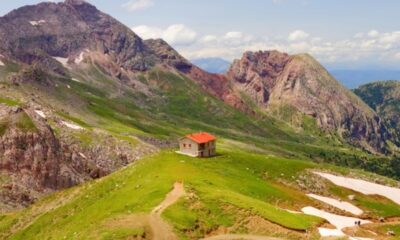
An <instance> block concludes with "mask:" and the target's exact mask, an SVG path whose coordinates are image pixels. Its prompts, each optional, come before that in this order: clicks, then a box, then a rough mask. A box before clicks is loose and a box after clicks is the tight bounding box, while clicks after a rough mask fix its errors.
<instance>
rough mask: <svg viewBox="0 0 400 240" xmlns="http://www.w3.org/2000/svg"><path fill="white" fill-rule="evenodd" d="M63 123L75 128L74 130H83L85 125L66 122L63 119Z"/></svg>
mask: <svg viewBox="0 0 400 240" xmlns="http://www.w3.org/2000/svg"><path fill="white" fill-rule="evenodd" d="M62 124H64V125H65V126H66V127H68V128H71V129H74V130H82V129H83V127H81V126H78V125H76V124H73V123H69V122H66V121H62Z"/></svg>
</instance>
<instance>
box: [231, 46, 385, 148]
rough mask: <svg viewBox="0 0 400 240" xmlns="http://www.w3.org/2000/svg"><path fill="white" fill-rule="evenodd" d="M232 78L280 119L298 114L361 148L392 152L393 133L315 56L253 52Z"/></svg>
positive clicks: (236, 64)
mask: <svg viewBox="0 0 400 240" xmlns="http://www.w3.org/2000/svg"><path fill="white" fill-rule="evenodd" d="M227 76H228V77H229V78H230V79H231V80H232V84H233V86H234V88H235V89H237V90H238V91H239V92H242V93H245V94H246V95H247V96H248V97H249V98H250V99H252V100H253V102H255V103H256V105H257V106H258V107H260V108H261V109H265V110H268V111H269V112H270V113H272V114H274V115H275V116H277V117H280V115H282V112H285V111H289V112H290V111H292V110H294V112H299V113H301V114H305V115H308V116H311V117H313V118H315V119H316V122H317V124H318V126H319V127H320V128H322V129H324V130H326V131H330V132H337V133H339V134H340V135H341V136H342V137H343V138H344V139H346V140H348V141H349V142H350V143H352V144H354V145H356V146H360V147H363V148H365V149H367V150H369V151H371V152H377V151H378V152H385V151H386V147H387V145H386V140H387V139H388V138H389V133H388V131H387V129H386V127H385V125H384V124H383V122H382V121H381V119H380V118H379V117H378V115H377V114H376V113H375V112H374V111H373V110H372V109H371V108H369V107H368V106H367V105H366V104H365V103H364V102H362V101H361V100H360V99H359V98H358V97H357V96H355V95H354V94H353V93H352V92H351V91H350V90H348V89H346V88H345V87H343V86H342V85H341V84H340V83H339V82H337V81H336V80H335V79H334V78H333V77H332V76H331V75H330V74H329V73H328V72H327V71H326V70H325V69H324V68H323V67H322V66H321V65H320V64H319V63H318V62H317V61H316V60H315V59H313V58H312V57H311V56H310V55H307V54H301V55H294V56H289V55H288V54H285V53H279V52H277V51H265V52H254V53H253V52H247V53H245V54H244V55H243V57H242V59H240V60H236V61H235V62H234V63H233V64H232V66H231V68H230V70H229V71H228V73H227ZM284 114H287V112H285V113H284Z"/></svg>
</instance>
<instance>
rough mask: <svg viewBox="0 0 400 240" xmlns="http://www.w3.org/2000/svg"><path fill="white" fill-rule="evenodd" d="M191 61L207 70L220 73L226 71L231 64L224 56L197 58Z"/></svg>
mask: <svg viewBox="0 0 400 240" xmlns="http://www.w3.org/2000/svg"><path fill="white" fill-rule="evenodd" d="M191 62H192V63H193V64H194V65H196V66H199V67H200V68H202V69H204V70H206V71H207V72H210V73H219V74H222V73H225V72H226V71H227V70H228V69H229V66H230V64H231V63H230V62H228V61H226V60H224V59H222V58H197V59H193V60H192V61H191Z"/></svg>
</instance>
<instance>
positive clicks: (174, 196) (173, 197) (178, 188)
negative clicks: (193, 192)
mask: <svg viewBox="0 0 400 240" xmlns="http://www.w3.org/2000/svg"><path fill="white" fill-rule="evenodd" d="M183 195H185V188H184V187H183V183H179V182H176V183H175V184H174V189H173V190H172V191H171V192H169V193H168V194H167V196H166V197H165V199H164V201H163V202H162V203H160V204H159V205H158V206H157V207H155V208H154V209H153V211H151V214H157V215H161V214H162V212H164V210H165V209H167V208H168V207H169V206H171V205H172V204H174V203H175V202H176V201H178V200H179V198H181V197H182V196H183Z"/></svg>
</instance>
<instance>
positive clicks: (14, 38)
mask: <svg viewBox="0 0 400 240" xmlns="http://www.w3.org/2000/svg"><path fill="white" fill-rule="evenodd" d="M0 42H1V43H2V44H1V46H0V53H2V54H3V55H4V56H6V57H8V58H10V59H15V60H18V61H21V62H24V63H27V64H32V63H35V62H38V63H41V64H45V67H46V68H48V69H54V70H57V71H58V72H61V71H62V70H60V68H62V67H61V66H60V64H58V63H57V61H56V60H54V59H53V57H60V58H66V59H67V60H68V61H69V62H74V60H75V59H77V58H79V55H80V54H81V53H82V52H83V51H85V50H90V51H99V52H102V53H104V54H108V55H109V56H111V58H112V59H113V61H114V62H115V63H117V64H118V65H119V66H120V67H122V68H124V69H128V70H132V71H144V70H147V69H149V68H150V67H152V66H154V65H155V64H156V63H159V62H161V61H162V60H163V59H164V58H165V57H166V58H168V60H169V61H174V60H176V59H171V58H169V57H170V56H168V55H165V54H162V55H161V54H160V53H159V52H157V53H154V52H153V50H152V49H150V48H149V46H147V45H146V44H145V43H144V42H143V41H142V39H141V38H140V37H138V36H137V35H136V34H135V33H134V32H132V31H131V30H130V29H129V28H128V27H126V26H124V25H123V24H121V23H120V22H118V21H117V20H115V19H114V18H112V17H110V16H108V15H107V14H104V13H102V12H100V11H98V10H97V9H96V7H94V6H93V5H90V4H88V3H87V2H85V1H71V0H67V1H65V2H64V3H41V4H38V5H34V6H26V7H22V8H19V9H17V10H14V11H12V12H10V13H9V14H7V15H5V16H4V17H1V18H0ZM148 44H149V45H153V44H154V45H155V48H157V44H158V42H157V41H154V42H148ZM179 60H180V59H179Z"/></svg>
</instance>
